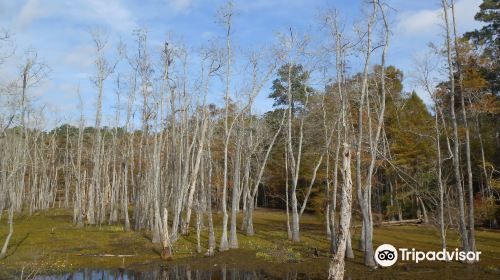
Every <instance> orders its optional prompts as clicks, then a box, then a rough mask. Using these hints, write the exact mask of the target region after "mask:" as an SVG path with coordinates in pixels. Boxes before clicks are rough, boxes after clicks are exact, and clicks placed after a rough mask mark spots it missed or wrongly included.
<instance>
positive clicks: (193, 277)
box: [34, 265, 313, 280]
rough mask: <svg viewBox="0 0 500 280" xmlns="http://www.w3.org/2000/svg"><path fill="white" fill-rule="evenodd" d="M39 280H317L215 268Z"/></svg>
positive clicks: (95, 272)
mask: <svg viewBox="0 0 500 280" xmlns="http://www.w3.org/2000/svg"><path fill="white" fill-rule="evenodd" d="M34 279H36V280H146V279H158V280H160V279H161V280H167V279H168V280H177V279H178V280H207V279H213V280H218V279H222V280H225V279H228V280H255V279H273V280H274V279H283V280H299V279H300V280H302V279H304V280H305V279H307V280H313V278H310V277H308V276H307V275H305V274H301V273H297V272H296V271H289V272H283V273H282V276H281V277H278V276H270V275H269V274H266V273H265V272H264V271H261V270H254V271H246V270H239V269H237V268H226V267H224V266H222V267H214V268H212V269H209V270H207V269H193V268H190V267H189V266H185V265H183V266H181V265H176V266H170V267H164V268H161V267H157V268H150V269H147V270H144V269H140V270H135V271H134V270H126V269H125V270H124V269H82V270H79V271H75V272H71V273H65V274H58V275H38V276H36V277H35V278H34Z"/></svg>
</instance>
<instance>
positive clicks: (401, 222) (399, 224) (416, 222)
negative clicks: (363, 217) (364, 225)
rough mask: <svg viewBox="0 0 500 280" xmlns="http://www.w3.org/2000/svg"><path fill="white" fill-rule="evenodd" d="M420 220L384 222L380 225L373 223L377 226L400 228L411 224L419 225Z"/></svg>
mask: <svg viewBox="0 0 500 280" xmlns="http://www.w3.org/2000/svg"><path fill="white" fill-rule="evenodd" d="M422 222H423V221H422V219H409V220H401V221H385V222H381V223H375V225H378V226H402V225H412V224H415V225H416V224H421V223H422Z"/></svg>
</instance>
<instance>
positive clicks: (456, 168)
mask: <svg viewBox="0 0 500 280" xmlns="http://www.w3.org/2000/svg"><path fill="white" fill-rule="evenodd" d="M441 3H442V6H443V12H444V24H445V29H446V53H447V57H448V78H449V79H450V83H451V86H450V106H449V107H450V116H451V123H452V128H453V158H452V162H453V175H454V176H455V188H456V191H457V196H458V197H457V204H458V210H459V217H458V225H459V232H460V237H461V239H462V249H463V250H464V251H469V250H470V247H469V237H468V234H467V227H466V224H465V207H464V194H463V190H462V177H461V175H460V160H459V145H460V143H459V137H458V125H457V117H456V114H455V78H454V77H453V62H452V58H451V39H450V38H451V37H450V27H449V21H448V8H449V6H448V2H447V0H442V1H441Z"/></svg>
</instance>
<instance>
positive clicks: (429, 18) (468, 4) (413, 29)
mask: <svg viewBox="0 0 500 280" xmlns="http://www.w3.org/2000/svg"><path fill="white" fill-rule="evenodd" d="M481 2H482V1H481V0H459V1H457V2H456V4H455V5H456V6H455V17H456V20H457V24H458V30H459V31H460V30H469V29H472V28H474V27H476V26H477V25H478V23H477V22H475V20H474V15H475V14H476V13H477V12H478V10H479V5H480V4H481ZM442 21H443V19H442V9H441V8H440V7H438V8H436V9H425V10H418V11H403V12H401V13H400V14H399V15H398V19H397V26H396V30H397V33H399V34H400V35H405V36H423V35H429V33H433V35H434V34H436V33H437V32H438V31H439V26H440V25H441V24H442ZM450 21H451V13H450Z"/></svg>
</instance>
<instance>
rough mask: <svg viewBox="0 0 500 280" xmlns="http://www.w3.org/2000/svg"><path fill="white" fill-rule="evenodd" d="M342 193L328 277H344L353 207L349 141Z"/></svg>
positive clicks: (346, 150)
mask: <svg viewBox="0 0 500 280" xmlns="http://www.w3.org/2000/svg"><path fill="white" fill-rule="evenodd" d="M342 159H343V160H342V179H343V182H342V183H343V184H342V194H341V202H340V231H339V238H338V242H339V243H338V250H337V252H336V253H335V254H334V255H333V258H332V260H331V262H330V269H329V271H328V279H336V280H341V279H344V270H345V269H344V267H345V260H344V259H345V253H346V250H347V241H348V240H349V239H350V238H349V235H350V233H349V232H350V229H349V227H350V224H351V208H352V179H351V152H350V150H349V146H348V144H347V143H344V149H343V152H342Z"/></svg>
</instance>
